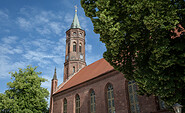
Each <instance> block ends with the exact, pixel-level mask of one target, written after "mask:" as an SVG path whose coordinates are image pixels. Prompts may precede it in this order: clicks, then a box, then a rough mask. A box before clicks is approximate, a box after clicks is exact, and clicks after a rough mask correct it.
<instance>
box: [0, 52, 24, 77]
mask: <svg viewBox="0 0 185 113" xmlns="http://www.w3.org/2000/svg"><path fill="white" fill-rule="evenodd" d="M0 62H1V63H0V72H1V73H0V78H6V77H9V78H10V74H9V72H11V71H17V70H18V67H19V68H24V67H25V66H26V63H25V62H23V61H20V62H12V61H11V58H10V57H8V56H5V55H1V56H0Z"/></svg>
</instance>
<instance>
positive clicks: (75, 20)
mask: <svg viewBox="0 0 185 113" xmlns="http://www.w3.org/2000/svg"><path fill="white" fill-rule="evenodd" d="M74 7H75V16H74V19H73V23H72V24H71V28H80V29H81V27H80V23H79V21H78V16H77V5H75V6H74Z"/></svg>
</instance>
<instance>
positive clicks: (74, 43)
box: [73, 42, 76, 52]
mask: <svg viewBox="0 0 185 113" xmlns="http://www.w3.org/2000/svg"><path fill="white" fill-rule="evenodd" d="M73 52H76V42H73Z"/></svg>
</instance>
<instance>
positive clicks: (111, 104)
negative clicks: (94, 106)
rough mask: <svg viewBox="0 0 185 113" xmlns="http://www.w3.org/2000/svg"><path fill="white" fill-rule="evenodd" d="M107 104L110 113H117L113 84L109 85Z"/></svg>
mask: <svg viewBox="0 0 185 113" xmlns="http://www.w3.org/2000/svg"><path fill="white" fill-rule="evenodd" d="M107 100H108V101H107V104H108V113H116V112H115V105H114V90H113V86H112V85H111V84H108V85H107Z"/></svg>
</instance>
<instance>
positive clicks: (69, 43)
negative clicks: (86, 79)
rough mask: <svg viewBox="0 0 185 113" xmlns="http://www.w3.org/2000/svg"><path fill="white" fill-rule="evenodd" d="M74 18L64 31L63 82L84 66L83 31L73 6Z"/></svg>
mask: <svg viewBox="0 0 185 113" xmlns="http://www.w3.org/2000/svg"><path fill="white" fill-rule="evenodd" d="M75 8H76V9H75V16H74V19H73V22H72V24H71V27H70V29H69V30H68V31H66V54H65V63H64V82H65V81H66V80H67V79H68V78H69V77H70V76H72V75H73V74H74V73H76V72H77V71H78V70H80V69H81V68H83V67H85V66H86V62H85V31H84V30H82V29H81V27H80V23H79V21H78V16H77V7H76V6H75Z"/></svg>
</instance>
